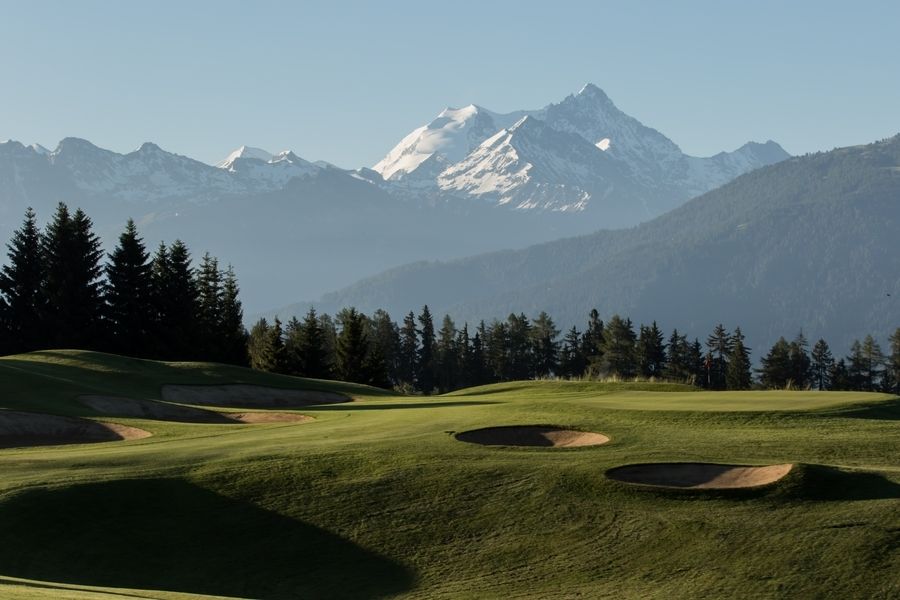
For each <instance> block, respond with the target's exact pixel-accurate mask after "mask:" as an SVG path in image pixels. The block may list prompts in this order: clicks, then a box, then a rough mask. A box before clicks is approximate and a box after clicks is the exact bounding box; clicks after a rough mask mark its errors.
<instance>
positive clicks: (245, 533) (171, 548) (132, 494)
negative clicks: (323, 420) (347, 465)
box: [0, 479, 414, 600]
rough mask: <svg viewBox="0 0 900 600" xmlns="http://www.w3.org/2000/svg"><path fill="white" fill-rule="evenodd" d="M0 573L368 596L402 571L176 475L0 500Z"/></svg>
mask: <svg viewBox="0 0 900 600" xmlns="http://www.w3.org/2000/svg"><path fill="white" fill-rule="evenodd" d="M0 536H2V540H3V543H2V544H0V573H3V574H4V575H8V576H12V577H22V578H26V579H39V580H44V581H56V582H65V583H71V584H80V585H92V586H103V587H123V588H138V589H149V590H167V591H178V592H190V593H197V594H209V595H223V596H240V597H250V598H259V599H262V600H275V599H282V598H285V599H286V598H380V597H384V596H389V595H394V594H398V593H400V592H403V591H406V590H408V589H410V587H411V586H412V584H413V581H414V575H413V573H412V571H410V570H409V569H407V568H406V567H404V566H402V565H400V564H398V563H396V562H394V561H392V560H390V559H388V558H386V557H383V556H380V555H378V554H375V553H373V552H371V551H368V550H365V549H363V548H361V547H359V546H357V545H356V544H354V543H353V542H351V541H349V540H346V539H344V538H342V537H339V536H337V535H334V534H332V533H330V532H328V531H325V530H323V529H320V528H318V527H315V526H313V525H310V524H307V523H303V522H300V521H297V520H294V519H290V518H288V517H285V516H282V515H279V514H276V513H272V512H269V511H266V510H262V509H260V508H258V507H256V506H254V505H252V504H248V503H245V502H240V501H237V500H233V499H231V498H227V497H224V496H221V495H219V494H216V493H214V492H211V491H209V490H206V489H203V488H200V487H198V486H195V485H193V484H191V483H188V482H186V481H183V480H178V479H151V480H131V481H116V482H107V483H95V484H85V485H77V486H73V487H68V488H63V489H56V490H47V489H35V490H29V491H26V492H22V493H19V494H16V495H15V496H13V497H11V498H9V499H7V500H6V501H4V502H3V503H2V504H0Z"/></svg>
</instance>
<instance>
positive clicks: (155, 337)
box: [0, 203, 247, 364]
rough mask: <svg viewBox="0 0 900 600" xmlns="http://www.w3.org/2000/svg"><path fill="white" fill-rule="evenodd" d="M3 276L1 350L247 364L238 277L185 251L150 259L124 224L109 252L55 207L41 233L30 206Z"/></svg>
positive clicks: (78, 217)
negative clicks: (47, 350)
mask: <svg viewBox="0 0 900 600" xmlns="http://www.w3.org/2000/svg"><path fill="white" fill-rule="evenodd" d="M7 248H8V254H7V256H8V261H7V263H6V264H5V265H4V266H3V267H2V269H0V351H2V353H4V354H14V353H19V352H28V351H31V350H38V349H45V348H78V349H86V350H101V351H109V352H116V353H120V354H127V355H129V356H136V357H145V358H158V359H166V360H211V361H219V362H226V363H233V364H246V361H247V351H246V347H247V332H246V329H245V328H244V325H243V318H244V315H243V309H242V307H241V302H240V300H239V299H238V292H239V289H238V283H237V278H236V277H235V274H234V270H233V269H232V268H231V267H230V266H229V267H228V268H227V269H225V270H224V271H223V270H222V269H220V268H219V263H218V260H217V259H216V258H215V257H213V256H210V255H209V254H208V253H207V254H205V255H204V256H203V259H202V260H201V262H200V265H199V266H198V267H197V268H194V267H193V266H192V259H191V253H190V250H189V249H188V247H187V245H186V244H185V243H184V242H182V241H180V240H176V241H175V242H174V243H172V244H171V245H166V244H160V245H159V247H158V248H157V249H156V252H155V253H154V254H153V256H152V257H151V255H150V253H149V252H148V251H147V249H146V247H145V245H144V242H143V240H142V239H141V237H140V236H139V235H138V231H137V227H136V226H135V224H134V221H132V220H129V221H128V224H127V225H126V227H125V230H124V231H123V232H122V234H121V235H120V236H119V240H118V244H117V246H116V247H115V249H114V250H113V251H112V253H111V254H108V255H106V254H105V253H104V251H103V249H102V248H101V244H100V239H99V237H98V236H97V235H96V234H95V233H94V232H93V223H92V221H91V219H90V218H89V217H88V216H87V215H86V214H85V213H84V212H83V211H82V210H81V209H78V210H76V211H75V212H71V211H70V210H69V208H68V206H66V204H64V203H60V204H59V205H58V206H57V209H56V212H55V214H54V215H53V217H52V219H51V220H50V221H49V223H48V224H47V225H46V227H44V229H43V230H41V229H40V228H39V227H38V224H37V216H36V214H35V213H34V211H33V210H31V209H30V208H29V209H28V210H27V211H26V213H25V219H24V222H23V224H22V226H21V228H20V229H18V230H16V231H15V233H14V234H13V236H12V239H11V240H10V242H9V244H8V245H7Z"/></svg>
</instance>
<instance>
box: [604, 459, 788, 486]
mask: <svg viewBox="0 0 900 600" xmlns="http://www.w3.org/2000/svg"><path fill="white" fill-rule="evenodd" d="M793 466H794V465H792V464H781V465H766V466H761V467H754V466H749V465H720V464H713V463H647V464H639V465H625V466H623V467H616V468H614V469H610V470H609V471H607V472H606V476H607V477H609V478H610V479H614V480H616V481H622V482H625V483H633V484H638V485H647V486H656V487H669V488H689V489H709V490H714V489H737V488H750V487H758V486H762V485H768V484H771V483H775V482H776V481H778V480H779V479H781V478H783V477H784V476H785V475H787V474H788V473H790V471H791V469H792V468H793Z"/></svg>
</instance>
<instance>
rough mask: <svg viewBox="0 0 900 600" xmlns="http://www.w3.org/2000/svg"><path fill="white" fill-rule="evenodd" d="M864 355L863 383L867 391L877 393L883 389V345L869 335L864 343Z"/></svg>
mask: <svg viewBox="0 0 900 600" xmlns="http://www.w3.org/2000/svg"><path fill="white" fill-rule="evenodd" d="M862 355H863V361H864V365H865V369H864V372H863V381H864V386H865V388H864V389H865V390H866V391H870V392H872V391H876V390H878V389H880V387H881V379H882V376H883V373H884V362H885V360H884V353H883V352H882V351H881V345H880V344H879V343H878V342H876V341H875V338H873V337H872V336H871V335H867V336H866V337H865V339H864V340H863V343H862Z"/></svg>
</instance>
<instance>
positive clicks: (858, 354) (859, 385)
mask: <svg viewBox="0 0 900 600" xmlns="http://www.w3.org/2000/svg"><path fill="white" fill-rule="evenodd" d="M847 363H848V364H847V387H848V388H849V389H851V390H856V391H866V390H867V389H868V387H867V385H866V384H867V381H866V379H867V369H866V358H865V356H863V349H862V344H860V343H859V340H853V344H851V346H850V355H849V356H848V357H847Z"/></svg>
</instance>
